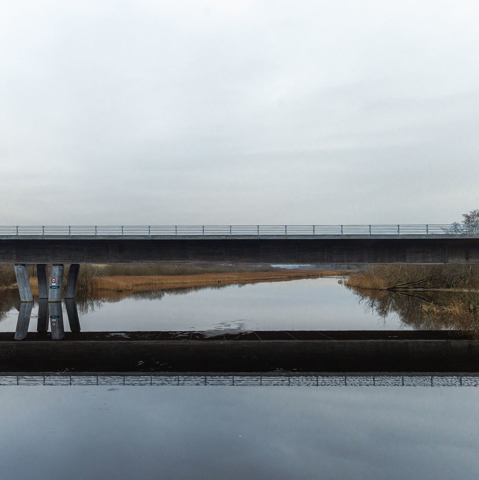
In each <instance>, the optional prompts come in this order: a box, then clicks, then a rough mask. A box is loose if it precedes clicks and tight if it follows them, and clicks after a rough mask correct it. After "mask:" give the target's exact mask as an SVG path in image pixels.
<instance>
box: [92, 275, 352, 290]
mask: <svg viewBox="0 0 479 480" xmlns="http://www.w3.org/2000/svg"><path fill="white" fill-rule="evenodd" d="M346 273H347V272H343V271H339V270H328V271H319V270H281V271H273V272H229V273H220V274H218V273H206V274H196V275H181V276H179V275H162V276H160V275H155V276H124V275H117V276H109V277H96V278H93V279H92V280H91V289H92V290H93V291H96V290H111V291H119V292H122V291H130V292H139V291H148V290H166V289H175V288H189V287H203V286H215V285H241V284H247V283H257V282H283V281H288V280H298V279H305V278H320V277H327V276H335V275H342V274H346Z"/></svg>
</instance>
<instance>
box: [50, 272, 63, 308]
mask: <svg viewBox="0 0 479 480" xmlns="http://www.w3.org/2000/svg"><path fill="white" fill-rule="evenodd" d="M63 271H64V267H63V265H52V271H51V274H50V289H49V292H48V301H49V302H61V300H62V290H63Z"/></svg>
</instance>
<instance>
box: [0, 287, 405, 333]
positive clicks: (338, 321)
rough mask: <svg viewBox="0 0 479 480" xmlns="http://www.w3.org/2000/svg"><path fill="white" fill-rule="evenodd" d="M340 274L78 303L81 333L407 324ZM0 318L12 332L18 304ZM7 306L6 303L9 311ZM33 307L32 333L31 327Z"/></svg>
mask: <svg viewBox="0 0 479 480" xmlns="http://www.w3.org/2000/svg"><path fill="white" fill-rule="evenodd" d="M339 281H340V279H339V278H319V279H306V280H296V281H291V282H275V283H257V284H250V285H241V286H238V285H230V286H225V287H215V288H211V287H207V288H201V289H181V290H165V291H162V292H151V293H143V294H136V295H135V296H133V297H126V298H121V296H120V297H118V294H117V295H115V294H113V295H111V296H110V297H105V298H103V299H97V300H94V299H89V300H87V301H85V302H83V303H82V302H81V301H80V302H79V311H80V321H81V328H82V331H158V330H166V331H175V330H176V331H185V330H186V331H188V330H200V331H205V330H217V329H220V330H230V329H233V330H234V329H239V330H241V329H244V330H381V329H387V330H397V329H401V328H407V327H406V326H405V325H404V323H403V322H401V321H400V318H399V317H398V316H397V315H396V314H395V313H391V314H388V315H386V317H382V316H380V315H379V314H378V313H377V312H374V311H372V310H371V309H370V308H368V307H367V305H366V304H365V302H360V299H358V297H357V296H356V295H355V294H354V293H353V292H352V291H351V290H348V289H347V288H345V287H344V286H342V285H340V284H339V283H338V282H339ZM17 302H18V303H17V304H16V305H14V304H13V303H14V302H13V301H12V302H11V305H10V310H9V311H8V312H7V313H6V314H5V315H4V317H3V320H2V321H0V331H6V332H13V331H15V326H16V322H17V317H18V311H17V308H18V305H19V301H18V300H17ZM7 308H8V307H6V309H7ZM37 315H38V309H37V307H34V310H33V312H32V321H31V322H30V327H29V330H30V331H35V329H36V321H34V319H35V318H36V316H37Z"/></svg>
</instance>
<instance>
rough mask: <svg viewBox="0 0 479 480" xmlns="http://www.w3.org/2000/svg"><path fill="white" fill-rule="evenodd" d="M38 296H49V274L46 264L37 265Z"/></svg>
mask: <svg viewBox="0 0 479 480" xmlns="http://www.w3.org/2000/svg"><path fill="white" fill-rule="evenodd" d="M37 278H38V297H39V298H48V275H47V266H46V265H45V264H40V265H37Z"/></svg>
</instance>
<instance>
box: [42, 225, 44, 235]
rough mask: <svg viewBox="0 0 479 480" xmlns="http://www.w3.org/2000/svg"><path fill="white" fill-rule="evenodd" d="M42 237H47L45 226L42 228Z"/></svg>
mask: <svg viewBox="0 0 479 480" xmlns="http://www.w3.org/2000/svg"><path fill="white" fill-rule="evenodd" d="M42 235H43V236H45V225H43V226H42Z"/></svg>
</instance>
